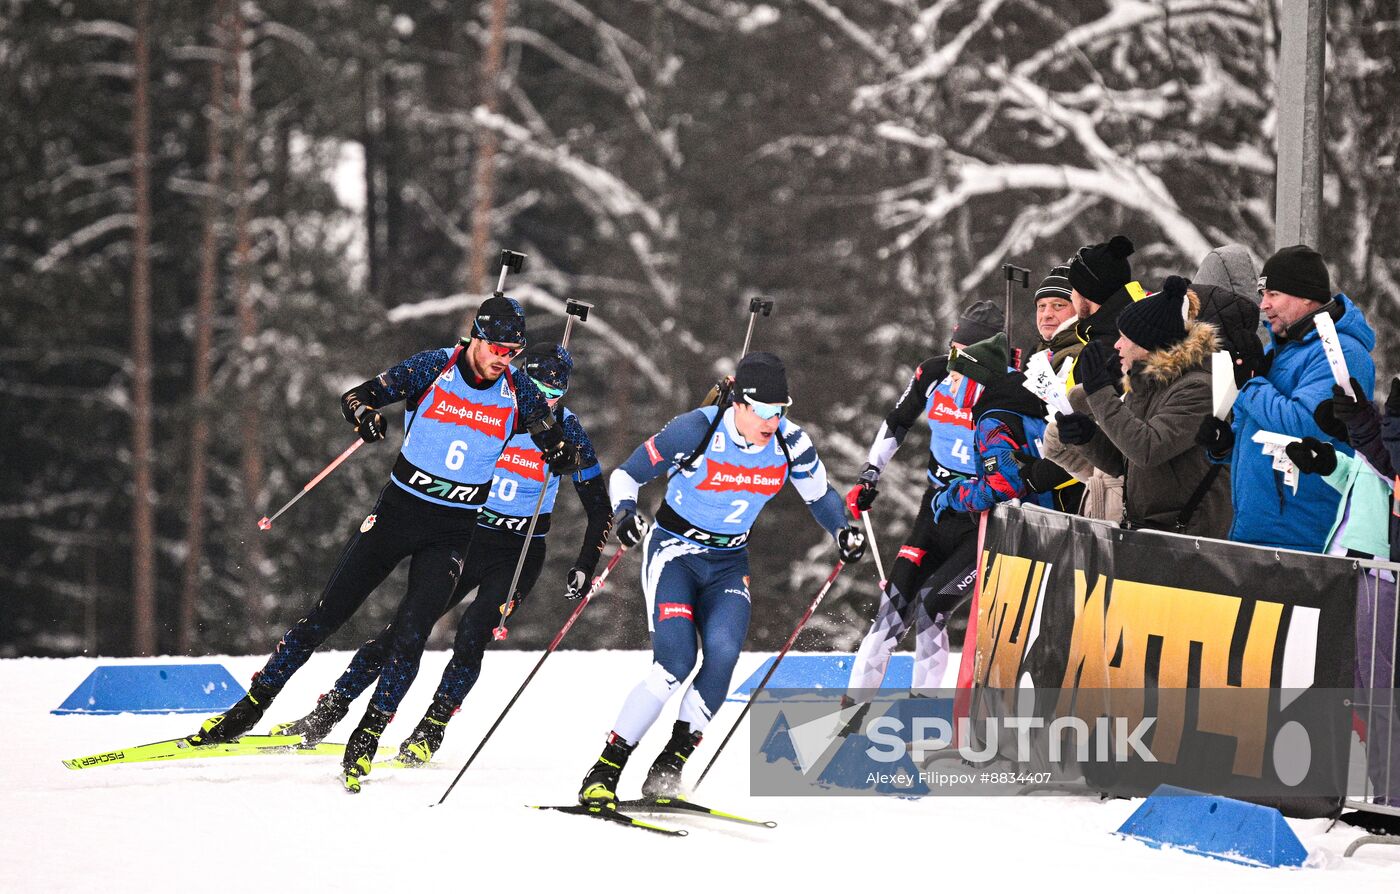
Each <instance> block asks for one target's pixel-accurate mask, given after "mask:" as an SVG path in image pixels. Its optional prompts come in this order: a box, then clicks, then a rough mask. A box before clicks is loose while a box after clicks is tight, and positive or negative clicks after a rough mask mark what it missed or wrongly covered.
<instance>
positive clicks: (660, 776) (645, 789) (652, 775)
mask: <svg viewBox="0 0 1400 894" xmlns="http://www.w3.org/2000/svg"><path fill="white" fill-rule="evenodd" d="M700 738H701V736H700V733H693V732H691V731H690V724H689V723H686V722H685V721H684V720H677V721H676V725H675V726H673V727H672V728H671V741H669V742H667V743H666V747H665V748H663V749H661V753H660V754H658V755H657V756H656V760H654V761H652V763H651V769H650V770H647V778H646V781H645V782H643V783H642V797H644V798H675V797H678V796H679V795H680V794H681V771H682V770H684V769H685V762H686V761H688V760H689V759H690V756H691V755H692V754H693V753H695V746H697V745H699V744H700Z"/></svg>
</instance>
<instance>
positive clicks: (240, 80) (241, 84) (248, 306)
mask: <svg viewBox="0 0 1400 894" xmlns="http://www.w3.org/2000/svg"><path fill="white" fill-rule="evenodd" d="M232 5H233V16H232V20H233V26H232V29H231V31H232V34H231V38H230V40H231V43H232V46H233V48H234V56H233V71H234V79H233V109H232V112H233V114H232V116H231V117H232V125H233V145H232V147H231V158H230V163H231V165H232V167H233V195H234V202H235V204H234V214H233V231H234V248H233V253H234V260H233V291H234V304H235V305H236V307H237V309H238V342H239V351H238V356H239V362H240V363H242V364H244V371H243V373H244V374H243V376H242V377H241V378H242V381H243V382H244V383H245V384H244V387H243V388H242V389H241V390H242V395H241V398H242V405H241V406H240V408H239V429H240V430H241V433H242V441H243V443H242V457H243V460H242V478H243V499H244V501H245V503H244V510H245V511H244V513H243V518H242V522H243V523H244V524H245V526H246V527H247V529H248V531H249V536H246V537H245V538H244V541H243V543H244V554H243V560H244V572H245V573H244V581H245V587H246V589H245V591H244V599H245V601H246V608H247V617H248V628H249V630H248V632H249V633H250V634H251V635H252V636H253V638H254V639H257V638H259V635H260V634H261V631H262V627H263V626H264V625H265V624H266V623H267V618H266V612H265V611H264V608H263V606H264V598H265V596H266V580H265V575H264V573H263V567H264V561H263V555H264V554H263V548H262V539H261V535H259V534H254V533H252V524H253V520H254V519H256V518H258V517H259V516H260V515H261V514H262V513H261V511H260V510H261V506H262V503H263V499H262V490H263V443H262V442H263V434H262V404H263V401H262V387H261V384H262V374H261V372H260V371H259V370H257V369H256V368H255V366H256V361H257V347H256V344H257V336H258V317H257V309H256V308H255V307H254V306H253V296H252V289H251V279H252V267H251V265H252V253H253V243H252V234H251V232H250V228H249V216H250V213H251V209H250V208H249V204H248V166H249V153H248V144H249V130H250V128H251V121H252V94H253V85H252V61H251V59H250V57H249V54H248V48H247V46H246V42H245V41H246V35H245V33H244V30H245V29H244V23H243V10H242V7H241V4H239V3H238V2H236V0H235V2H234V3H233V4H232Z"/></svg>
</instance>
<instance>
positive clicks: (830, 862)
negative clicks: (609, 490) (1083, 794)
mask: <svg viewBox="0 0 1400 894" xmlns="http://www.w3.org/2000/svg"><path fill="white" fill-rule="evenodd" d="M537 657H538V655H537V653H520V652H492V653H489V654H488V655H487V658H486V665H485V669H484V672H483V674H482V678H481V681H480V683H479V684H478V685H477V687H476V691H475V692H473V693H472V695H471V697H470V698H469V699H468V701H467V705H466V708H465V709H464V710H463V712H462V713H461V714H459V715H458V716H457V718H456V720H454V721H453V723H452V726H451V727H450V728H449V732H448V736H447V740H446V742H445V743H444V746H443V749H442V751H441V752H440V753H439V756H438V758H437V759H436V760H435V761H434V764H433V765H432V766H430V767H428V768H426V769H422V770H413V771H410V770H399V771H396V772H386V773H382V774H381V773H379V772H376V773H375V774H373V775H371V776H370V777H369V778H368V780H367V782H366V785H365V788H364V791H363V792H361V793H360V794H359V795H358V796H350V795H347V794H346V793H344V792H343V791H342V790H341V787H340V784H339V782H338V775H337V767H338V761H337V760H336V759H335V758H330V757H310V756H296V755H286V756H259V757H249V758H223V759H209V760H204V761H187V762H177V763H166V764H148V765H129V766H111V767H102V768H97V769H92V770H83V771H71V770H67V769H64V767H63V766H62V765H61V764H60V762H59V761H60V759H61V758H65V757H74V756H78V755H84V754H89V753H93V752H97V751H101V750H103V749H107V748H113V747H119V746H124V745H134V744H140V743H143V742H149V741H154V740H158V739H164V738H169V737H172V736H176V735H180V734H183V733H187V732H190V731H193V730H194V729H195V727H196V726H197V724H198V722H199V718H198V717H197V716H195V715H159V716H138V715H114V716H73V715H68V716H57V715H54V714H51V713H49V712H50V710H51V709H53V708H55V707H57V706H58V705H59V703H61V702H62V701H63V699H64V698H65V697H67V695H68V694H69V692H70V691H72V689H73V688H74V687H76V686H77V685H78V684H79V683H80V682H81V681H82V680H83V679H84V678H85V677H86V676H87V674H88V672H89V671H90V670H91V669H92V668H93V667H94V666H95V665H97V664H99V663H114V662H113V661H112V660H110V659H100V660H99V659H66V660H48V659H15V660H5V661H0V692H3V693H4V697H3V699H0V719H3V730H4V732H5V735H6V739H7V751H8V754H7V757H8V760H7V761H6V766H7V767H8V772H7V773H6V774H5V775H6V779H5V784H4V793H3V795H0V830H3V831H0V854H3V862H0V890H3V891H55V890H65V891H66V890H73V891H85V892H91V891H103V892H118V891H143V892H145V891H151V892H156V891H180V892H188V891H192V890H193V891H228V890H233V891H237V890H247V889H257V888H264V889H268V890H275V891H293V892H298V894H300V892H312V891H331V890H335V891H374V892H386V891H397V890H413V891H421V890H437V889H448V888H451V889H455V890H497V889H499V888H501V887H505V888H506V889H507V890H515V889H524V888H527V887H528V888H529V889H531V890H535V889H541V888H545V886H549V887H553V886H554V885H556V884H557V885H561V886H568V887H569V889H571V890H576V889H583V890H607V891H611V892H618V891H623V892H631V891H637V890H652V889H655V890H661V891H669V890H683V891H689V890H705V891H713V890H717V889H720V888H722V887H723V886H740V887H743V888H745V889H756V890H761V891H831V890H846V891H864V890H866V889H869V888H872V887H874V888H879V889H882V890H898V889H904V888H910V889H926V890H937V889H939V888H942V887H944V886H948V885H952V886H954V888H955V889H956V890H960V891H980V890H1016V889H1017V888H1019V887H1020V886H1021V885H1023V884H1026V883H1030V884H1036V885H1040V886H1043V887H1044V888H1045V889H1046V890H1056V889H1062V888H1068V887H1069V886H1071V885H1073V886H1076V887H1080V886H1084V885H1086V884H1087V885H1089V886H1091V887H1094V888H1103V889H1107V888H1109V887H1110V886H1111V887H1112V888H1114V889H1116V890H1122V891H1125V892H1134V894H1135V892H1138V891H1158V890H1171V891H1173V892H1176V894H1180V892H1181V891H1182V890H1183V886H1192V885H1199V886H1201V887H1200V890H1226V889H1230V890H1234V891H1253V890H1258V891H1266V890H1267V891H1269V892H1282V891H1290V890H1292V891H1308V892H1316V891H1324V890H1328V891H1348V892H1355V891H1382V890H1395V888H1396V886H1397V885H1400V848H1394V847H1371V848H1363V849H1362V850H1361V851H1360V852H1359V853H1358V854H1357V855H1356V856H1355V857H1352V858H1350V859H1343V858H1342V857H1341V853H1342V851H1343V850H1345V848H1346V846H1347V844H1348V843H1350V842H1351V841H1352V840H1354V839H1355V838H1357V837H1359V836H1360V835H1361V834H1362V833H1361V832H1360V831H1358V830H1356V829H1353V828H1351V827H1347V826H1337V827H1336V828H1334V829H1332V830H1331V831H1328V826H1329V823H1328V822H1327V821H1325V820H1292V821H1290V822H1291V825H1292V826H1293V828H1294V829H1295V831H1297V833H1298V835H1299V837H1300V838H1301V839H1302V841H1303V843H1304V845H1305V846H1307V847H1308V849H1309V850H1310V851H1312V852H1313V856H1312V862H1313V863H1315V864H1316V868H1309V869H1302V870H1266V869H1255V868H1248V867H1243V866H1237V865H1232V864H1228V863H1224V862H1220V861H1217V860H1211V859H1206V858H1202V857H1196V856H1191V855H1188V854H1184V853H1181V852H1175V851H1161V850H1154V849H1152V848H1149V847H1146V846H1145V845H1142V844H1139V843H1137V842H1134V841H1127V840H1123V839H1120V838H1118V837H1117V836H1115V835H1113V834H1112V833H1113V830H1114V829H1116V828H1117V827H1118V826H1119V825H1120V824H1121V823H1122V822H1123V820H1124V819H1126V818H1127V816H1128V815H1129V814H1130V813H1131V812H1132V811H1133V809H1134V808H1135V807H1136V806H1137V802H1130V801H1109V802H1105V803H1097V802H1088V801H1085V800H1082V799H1069V798H1041V797H1034V798H989V797H984V798H946V797H945V798H924V799H922V800H904V799H897V798H878V797H870V798H850V797H830V798H825V797H807V798H793V799H783V798H751V797H749V795H748V768H747V766H746V764H745V760H744V757H743V754H742V752H743V750H744V748H743V746H744V742H743V740H742V739H736V741H735V742H734V743H733V744H732V745H731V746H730V747H731V748H732V749H733V753H732V754H726V756H725V758H724V759H723V760H722V761H721V763H720V764H719V765H717V767H716V769H715V772H714V773H713V774H712V775H711V778H710V779H708V780H706V784H705V787H704V789H703V790H702V794H703V795H704V797H703V798H700V797H697V800H699V801H702V802H709V803H712V804H713V805H714V806H718V807H722V808H725V809H729V810H732V811H736V812H740V813H744V814H747V815H750V816H757V817H762V818H765V819H773V820H776V821H777V822H778V823H779V825H778V827H777V828H776V829H772V830H766V829H748V828H741V827H735V826H726V825H722V824H719V823H702V822H701V821H698V820H697V821H687V822H680V821H676V820H674V818H667V819H662V820H660V821H662V822H670V823H671V824H673V825H685V826H686V827H688V828H690V829H692V832H691V834H690V836H689V837H688V838H684V839H667V838H661V837H659V836H653V835H650V834H648V833H645V832H638V831H634V830H631V829H623V828H619V827H615V826H612V825H609V824H605V823H600V822H595V821H592V820H588V819H584V818H580V817H571V816H564V815H559V814H551V813H547V812H540V811H533V810H528V809H526V808H525V806H524V805H525V804H529V803H536V804H537V803H566V802H568V801H570V800H571V799H572V797H573V795H574V792H575V791H576V790H577V786H578V780H579V778H580V777H581V776H582V774H583V772H584V770H585V769H586V768H587V767H588V766H589V764H591V763H592V761H593V759H594V757H596V756H597V754H598V749H599V747H600V745H601V741H602V737H603V736H604V734H606V732H607V730H608V726H609V724H610V723H611V721H612V719H613V717H614V714H615V712H616V710H617V708H618V706H619V705H620V704H621V700H622V698H623V696H624V694H625V693H626V692H627V690H628V688H629V687H630V686H631V685H632V684H633V683H634V682H635V681H636V679H637V678H638V677H639V675H640V674H642V673H643V672H644V671H645V669H646V666H647V664H648V662H649V659H648V658H647V657H645V656H644V655H643V654H642V653H638V652H560V653H558V654H556V655H554V656H553V657H551V658H550V660H549V662H548V663H547V664H546V665H545V667H544V670H543V671H542V672H541V673H540V675H539V676H538V677H537V678H536V680H535V682H534V683H533V684H532V685H531V688H530V689H529V690H527V692H526V694H525V696H524V697H523V698H522V700H521V701H520V703H519V704H518V705H517V707H516V709H515V711H514V712H512V714H511V716H510V717H509V718H507V720H506V722H505V724H504V725H503V726H502V728H501V729H500V730H499V731H498V732H497V734H496V736H495V738H494V739H493V740H492V742H491V743H490V744H489V745H488V746H487V748H486V750H485V751H484V752H483V753H482V755H481V757H480V758H478V760H477V762H476V764H475V765H474V766H473V767H472V769H471V770H470V771H469V772H468V774H467V776H466V777H464V778H463V780H462V783H461V784H460V785H459V786H458V787H457V789H456V791H454V792H453V794H452V797H451V798H450V799H449V800H448V802H447V803H446V805H444V806H442V807H430V806H429V805H431V804H433V803H434V802H436V801H437V800H438V798H439V797H440V796H441V794H442V792H443V790H444V789H445V788H446V786H447V785H448V783H449V782H450V781H451V779H452V777H453V776H454V775H455V774H456V772H457V769H458V768H459V767H460V766H461V764H462V762H463V761H464V760H465V759H466V757H467V755H468V754H470V752H471V750H472V748H473V747H474V746H475V745H476V743H477V741H478V740H479V738H480V736H481V735H482V734H483V733H484V732H485V729H486V727H487V726H488V725H489V724H490V723H491V721H492V720H493V719H494V718H495V716H496V715H497V713H499V711H500V709H501V707H503V706H504V704H505V702H506V700H507V699H508V698H509V697H510V695H511V693H512V692H514V690H515V688H516V687H517V686H518V685H519V683H520V681H521V680H522V679H523V678H524V675H525V674H526V673H527V672H528V670H529V668H530V666H531V665H532V664H533V663H534V661H535V660H537ZM763 657H764V656H760V655H756V654H755V655H746V656H744V659H743V661H742V662H741V664H740V667H739V672H738V674H737V675H736V677H735V680H736V682H737V681H738V680H742V679H744V677H746V676H747V675H748V674H749V673H750V672H751V671H752V670H753V669H754V668H755V667H756V666H757V665H758V663H759V661H760V660H761V659H762V658H763ZM168 660H169V661H171V662H172V663H176V662H179V663H184V662H185V661H187V660H186V659H178V658H172V659H168ZM209 660H211V661H222V662H223V663H224V664H225V666H226V667H228V669H229V670H230V671H231V672H232V673H233V675H234V676H235V677H236V678H238V679H239V680H241V681H246V680H247V679H248V677H249V676H250V675H251V673H252V672H253V671H254V670H256V669H257V668H258V667H259V666H260V664H261V662H262V660H263V658H262V656H256V657H236V658H225V659H209ZM347 660H348V655H347V654H346V653H326V654H322V655H317V656H315V657H314V658H313V659H312V660H311V662H310V664H308V665H307V667H306V668H304V669H303V670H302V671H301V672H300V673H299V674H297V676H296V677H295V678H293V680H292V682H291V684H290V685H289V686H288V687H287V689H286V691H285V692H284V693H283V694H282V695H281V697H280V698H279V699H278V700H277V702H276V704H275V705H274V706H273V707H272V709H271V710H270V711H269V714H268V718H267V720H268V721H269V722H277V721H281V720H286V719H292V718H295V717H298V716H300V715H301V714H303V713H304V712H305V711H306V710H307V709H308V708H309V707H310V706H311V704H312V703H313V701H314V700H315V697H316V695H317V694H318V693H319V692H321V691H323V690H324V689H325V688H327V687H328V685H329V684H330V682H331V681H332V680H333V679H334V677H335V675H336V674H337V673H338V672H339V671H340V670H341V669H342V668H343V667H344V665H345V663H346V661H347ZM446 660H447V656H446V654H445V653H431V654H429V655H428V656H427V658H426V659H425V661H424V665H423V671H422V674H421V676H420V679H419V683H418V686H417V687H416V688H415V690H414V691H413V692H412V693H411V694H410V696H409V698H408V700H407V701H406V702H405V704H404V706H403V708H402V709H401V711H400V713H399V715H398V718H399V719H398V720H396V721H395V722H394V724H393V725H391V726H390V727H389V730H388V731H387V732H386V734H385V736H384V746H383V749H382V750H383V751H388V752H390V753H392V751H393V750H394V749H396V748H397V745H398V743H399V741H400V740H401V739H402V738H403V737H404V736H405V735H407V733H408V732H409V731H410V730H411V729H412V728H413V726H414V725H415V724H416V723H417V721H418V718H419V717H420V716H422V712H423V710H424V709H425V707H426V704H427V701H428V700H429V698H430V697H431V690H432V688H433V687H432V684H433V683H436V681H437V677H438V674H439V673H440V671H441V669H442V667H443V665H444V664H445V663H446ZM362 708H363V704H362V703H361V704H357V706H356V708H355V709H352V712H351V715H350V717H349V718H347V720H346V722H345V724H344V725H343V728H342V729H338V730H337V732H336V735H334V736H333V737H332V738H333V739H334V740H336V741H344V737H345V735H347V734H348V733H349V731H350V728H351V726H352V724H353V721H354V720H355V719H357V718H358V716H359V713H360V711H361V710H362ZM737 710H738V706H737V704H731V705H730V706H728V707H727V708H726V709H725V711H724V712H722V713H721V714H720V715H719V717H717V718H716V722H715V725H714V726H713V727H711V735H710V737H709V738H708V739H707V741H706V742H705V743H704V744H703V745H702V746H701V750H700V751H699V752H698V753H697V758H696V760H693V761H692V771H691V773H692V776H693V774H694V773H695V772H696V770H695V767H696V765H697V764H702V763H703V762H705V761H708V757H709V754H710V749H712V748H714V747H715V746H716V745H718V743H719V740H720V739H721V738H722V737H723V736H722V734H723V731H724V730H726V729H727V728H728V726H729V724H730V723H731V722H732V719H733V717H734V716H735V713H737ZM671 719H672V717H671V716H669V715H668V716H663V718H662V721H661V722H660V723H658V724H657V726H656V727H655V729H654V730H653V733H652V736H651V737H650V738H649V739H648V741H646V742H644V743H643V744H642V745H641V747H640V748H639V749H638V757H637V758H635V759H634V761H633V763H634V765H635V766H631V767H629V769H628V773H627V774H626V775H625V776H624V777H623V794H624V796H627V795H628V794H629V793H633V792H635V788H636V786H638V785H639V784H640V780H641V776H642V774H643V773H644V771H645V767H646V765H647V764H649V763H650V761H651V758H652V756H653V755H654V754H655V752H656V750H657V749H658V748H659V747H660V745H661V743H662V741H663V740H664V739H665V737H666V736H667V735H668V733H669V730H670V725H671ZM266 726H267V724H266V723H264V725H263V727H262V728H261V729H262V730H265V729H266ZM382 756H387V755H382ZM1013 885H1014V886H1016V887H1014V888H1013V887H1011V886H1013ZM1185 889H1186V890H1189V887H1188V888H1185Z"/></svg>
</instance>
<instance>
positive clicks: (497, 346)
mask: <svg viewBox="0 0 1400 894" xmlns="http://www.w3.org/2000/svg"><path fill="white" fill-rule="evenodd" d="M472 334H473V335H475V336H476V337H477V338H479V339H481V340H482V341H484V342H486V350H488V351H490V352H491V353H492V354H495V355H496V356H497V357H504V358H505V359H506V360H511V359H513V358H515V357H519V356H520V354H521V353H522V352H523V351H524V350H525V343H524V342H521V343H520V344H518V345H513V344H506V343H504V342H499V341H492V340H491V339H490V338H488V337H487V335H486V333H485V332H483V331H481V324H480V323H476V324H474V325H473V327H472Z"/></svg>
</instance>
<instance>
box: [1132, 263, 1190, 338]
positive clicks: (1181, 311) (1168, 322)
mask: <svg viewBox="0 0 1400 894" xmlns="http://www.w3.org/2000/svg"><path fill="white" fill-rule="evenodd" d="M1190 285H1191V282H1190V280H1188V279H1186V278H1184V277H1181V276H1168V277H1167V278H1166V280H1165V281H1164V282H1163V283H1162V290H1161V291H1160V292H1155V293H1153V294H1151V295H1148V296H1147V297H1146V298H1144V299H1142V300H1141V301H1135V302H1133V303H1132V304H1129V305H1128V306H1127V307H1125V308H1123V311H1122V313H1120V314H1118V331H1119V332H1121V333H1123V334H1124V335H1126V336H1127V337H1128V339H1129V340H1130V341H1131V342H1132V343H1133V344H1135V345H1137V346H1138V347H1140V348H1142V349H1144V350H1147V351H1158V350H1161V349H1162V348H1168V347H1171V346H1172V345H1174V344H1176V343H1177V342H1179V341H1181V340H1182V339H1184V338H1185V337H1186V318H1187V317H1188V316H1189V315H1190V312H1191V303H1190V299H1188V298H1187V297H1186V289H1187V288H1189V287H1190Z"/></svg>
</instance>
